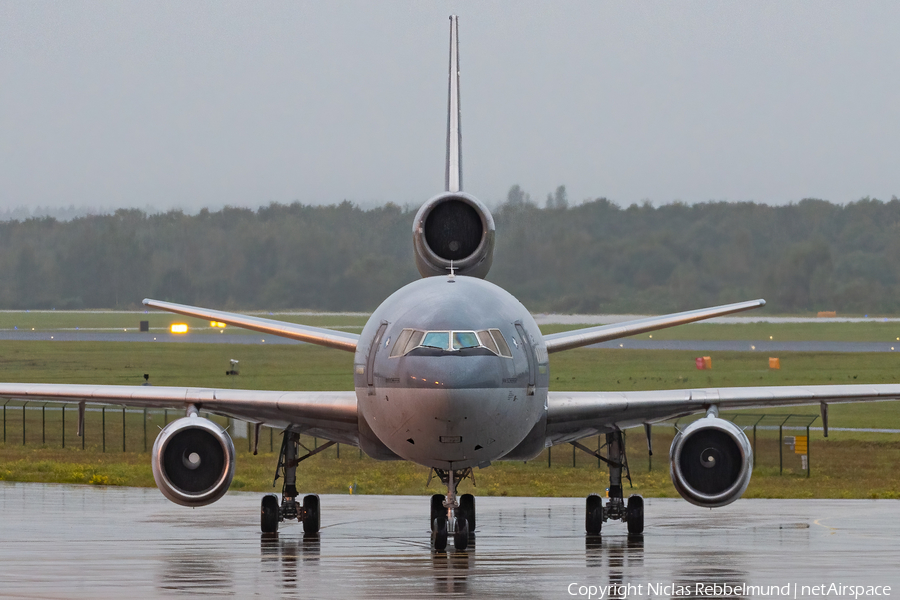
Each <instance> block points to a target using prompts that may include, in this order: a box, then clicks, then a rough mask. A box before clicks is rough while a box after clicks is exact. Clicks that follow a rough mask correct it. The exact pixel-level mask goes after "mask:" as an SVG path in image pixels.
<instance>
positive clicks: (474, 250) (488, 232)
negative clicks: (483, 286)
mask: <svg viewBox="0 0 900 600" xmlns="http://www.w3.org/2000/svg"><path fill="white" fill-rule="evenodd" d="M413 245H414V247H415V253H416V267H417V268H418V269H419V273H420V274H421V275H422V277H432V276H435V275H448V274H449V273H450V271H449V269H450V262H451V261H453V267H454V271H455V272H456V273H457V274H459V275H469V276H472V277H480V278H484V277H485V276H486V275H487V273H488V271H489V270H490V268H491V262H492V261H493V254H494V218H493V217H492V216H491V213H490V211H489V210H488V209H487V207H486V206H485V205H483V204H482V203H481V202H480V201H479V200H478V199H477V198H475V197H474V196H470V195H469V194H465V193H462V192H448V193H445V194H441V195H439V196H435V197H434V198H432V199H431V200H429V201H428V202H426V203H425V204H423V205H422V207H421V208H420V209H419V212H417V213H416V218H415V220H414V221H413Z"/></svg>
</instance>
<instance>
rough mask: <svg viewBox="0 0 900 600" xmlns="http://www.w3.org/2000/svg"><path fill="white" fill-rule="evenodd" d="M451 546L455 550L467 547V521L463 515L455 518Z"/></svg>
mask: <svg viewBox="0 0 900 600" xmlns="http://www.w3.org/2000/svg"><path fill="white" fill-rule="evenodd" d="M453 546H454V547H455V548H456V549H457V550H465V549H466V548H468V547H469V522H468V521H467V520H466V518H465V517H457V518H456V531H454V532H453Z"/></svg>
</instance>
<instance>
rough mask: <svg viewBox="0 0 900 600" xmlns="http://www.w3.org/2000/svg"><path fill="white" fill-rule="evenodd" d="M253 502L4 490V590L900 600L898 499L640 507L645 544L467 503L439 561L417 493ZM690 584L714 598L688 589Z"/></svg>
mask: <svg viewBox="0 0 900 600" xmlns="http://www.w3.org/2000/svg"><path fill="white" fill-rule="evenodd" d="M259 499H260V494H257V493H230V494H228V495H227V496H226V497H225V498H224V499H222V500H220V501H219V502H217V503H216V504H214V505H212V506H208V507H205V508H198V509H189V508H183V507H179V506H176V505H173V504H171V503H169V502H168V501H166V500H164V499H163V498H162V496H161V495H160V494H159V492H158V491H157V490H155V489H133V488H115V487H109V488H103V487H91V486H64V485H42V484H12V483H0V596H2V597H15V598H32V597H35V598H36V597H40V598H167V597H197V596H215V597H238V598H245V597H254V596H258V597H266V598H392V599H399V598H426V597H428V598H445V597H474V598H587V597H591V598H599V597H600V593H601V589H602V588H603V587H604V586H609V585H610V584H616V585H626V586H627V585H629V584H630V585H631V586H632V588H631V589H629V590H625V591H626V592H627V593H626V594H624V595H625V596H627V597H629V598H663V597H665V598H669V597H729V598H732V597H769V596H770V595H776V596H777V595H778V594H777V592H773V593H769V592H771V587H770V586H778V588H779V590H778V591H779V592H782V591H787V592H788V594H787V595H788V596H790V597H798V598H800V597H818V596H817V595H815V594H813V593H812V592H811V590H806V591H807V593H803V592H804V589H803V587H802V586H804V585H807V586H814V585H823V584H824V585H825V586H829V585H831V584H836V585H839V586H847V585H857V586H859V585H861V586H891V587H892V590H890V591H889V592H888V595H887V596H885V595H882V596H880V598H884V597H891V596H893V597H897V596H898V595H900V571H898V561H900V558H898V557H900V518H898V516H900V501H895V500H839V501H836V500H740V501H738V502H736V503H734V504H732V505H730V506H728V507H725V508H722V509H716V510H714V511H710V510H705V509H700V508H697V507H694V506H691V505H689V504H687V503H686V502H684V501H681V500H671V499H649V500H648V501H647V504H646V519H647V528H646V532H645V534H644V536H643V537H640V538H629V537H628V536H627V535H626V534H625V532H624V527H623V526H622V525H621V524H607V525H605V526H604V531H605V532H607V533H606V534H605V535H604V536H603V537H602V538H597V539H586V538H585V535H584V533H583V525H584V516H583V505H584V500H583V499H580V498H502V497H478V498H477V509H478V511H477V524H478V529H477V534H476V537H475V540H474V544H473V545H472V546H471V547H470V548H469V549H468V550H466V551H464V552H453V551H449V552H434V551H432V550H431V549H430V544H429V536H428V529H427V517H426V515H427V511H428V499H427V498H426V497H406V496H400V497H393V496H391V497H385V496H349V495H347V496H323V497H322V507H323V508H322V531H321V534H320V535H319V536H316V537H310V536H304V534H303V532H302V527H300V526H299V525H297V524H290V525H287V526H286V527H283V528H282V531H281V532H280V533H279V535H278V536H277V537H264V536H262V535H261V534H259V533H258V529H257V527H258V517H257V515H258V514H259ZM451 547H452V546H451ZM698 583H700V584H705V585H718V586H720V587H719V588H718V590H717V589H716V588H706V593H697V592H698V590H697V588H696V586H697V584H698ZM572 584H574V585H572ZM725 584H728V585H729V586H736V585H748V586H759V588H757V589H750V590H746V589H743V590H741V591H740V592H739V593H737V594H728V593H725V588H724V585H725ZM651 585H653V586H656V587H655V588H651V587H650V586H651ZM795 585H796V589H795V587H794V586H795ZM582 586H583V587H582ZM591 586H594V588H592V587H591ZM638 586H640V587H638ZM784 586H790V588H789V589H785V588H784ZM608 591H609V590H608V589H607V590H605V592H608ZM613 591H621V590H613ZM685 591H686V593H685ZM700 591H701V592H703V590H700ZM717 591H718V593H716V592H717ZM873 591H874V588H873ZM880 591H881V592H882V593H884V592H885V590H884V589H883V588H881V590H880ZM679 592H680V593H679ZM821 595H823V596H824V595H825V594H821ZM613 596H617V597H622V594H613ZM829 596H830V597H850V598H853V597H854V595H853V594H852V593H850V594H849V596H848V594H847V593H844V594H835V593H831V594H830V595H829ZM608 597H610V595H609V594H608V593H604V595H603V598H608ZM859 597H860V598H863V597H867V596H865V595H860V596H859ZM870 597H871V596H870Z"/></svg>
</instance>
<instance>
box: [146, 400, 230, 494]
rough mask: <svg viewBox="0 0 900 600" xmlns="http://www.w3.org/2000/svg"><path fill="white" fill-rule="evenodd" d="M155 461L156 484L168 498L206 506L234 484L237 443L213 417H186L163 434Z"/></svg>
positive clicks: (164, 430)
mask: <svg viewBox="0 0 900 600" xmlns="http://www.w3.org/2000/svg"><path fill="white" fill-rule="evenodd" d="M151 464H152V466H153V478H154V479H155V480H156V487H158V488H159V491H161V492H162V493H163V495H164V496H165V497H166V498H168V499H169V500H171V501H172V502H175V503H176V504H181V505H182V506H205V505H207V504H211V503H213V502H215V501H216V500H218V499H219V498H221V497H222V496H223V495H224V494H225V492H227V491H228V486H230V485H231V478H232V477H233V476H234V444H233V443H232V441H231V437H230V436H229V435H228V434H227V433H226V432H225V430H224V429H222V428H221V427H219V426H218V425H216V424H215V423H213V422H212V421H210V420H209V419H204V418H202V417H198V416H191V417H184V418H182V419H178V420H177V421H172V422H171V423H169V424H168V425H166V426H165V427H164V428H163V430H162V431H161V432H160V433H159V436H158V437H157V438H156V442H154V444H153V454H152V458H151Z"/></svg>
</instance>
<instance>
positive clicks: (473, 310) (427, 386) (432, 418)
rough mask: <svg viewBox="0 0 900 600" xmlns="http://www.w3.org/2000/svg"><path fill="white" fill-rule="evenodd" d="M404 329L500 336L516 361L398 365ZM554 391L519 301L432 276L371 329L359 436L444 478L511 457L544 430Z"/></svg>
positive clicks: (447, 355) (422, 360) (438, 357)
mask: <svg viewBox="0 0 900 600" xmlns="http://www.w3.org/2000/svg"><path fill="white" fill-rule="evenodd" d="M517 325H518V327H517ZM519 327H521V330H522V332H524V333H525V337H526V339H523V336H522V335H521V333H520V331H519ZM404 328H414V329H420V330H424V331H429V330H431V331H437V330H468V331H471V330H481V329H491V328H495V329H499V330H500V331H501V332H502V333H503V336H504V337H505V338H506V340H507V341H508V343H509V348H510V352H511V354H512V357H511V358H505V357H501V356H496V355H494V354H491V353H488V352H480V353H476V354H474V355H472V354H471V353H466V352H465V351H433V352H428V353H425V354H426V355H422V353H418V354H417V353H411V354H409V355H405V356H399V357H391V356H390V354H391V348H392V345H393V343H394V342H395V341H396V339H397V337H398V335H399V334H400V332H401V331H402V330H403V329H404ZM371 352H374V356H372V355H371V354H370V353H371ZM529 354H530V355H531V356H530V357H529ZM548 383H549V364H548V360H547V352H546V350H545V349H544V346H543V338H542V336H541V332H540V330H539V329H538V326H537V324H536V323H535V321H534V319H533V318H532V317H531V315H530V314H529V313H528V311H527V310H526V309H525V307H524V306H523V305H522V304H521V303H520V302H519V301H518V300H516V299H515V298H514V297H513V296H512V295H511V294H509V293H508V292H506V291H505V290H503V289H502V288H499V287H497V286H496V285H493V284H491V283H489V282H487V281H483V280H481V279H476V278H473V277H463V276H456V277H427V278H424V279H421V280H419V281H415V282H413V283H410V284H409V285H406V286H404V287H403V288H401V289H399V290H398V291H396V292H395V293H394V294H392V295H391V296H390V297H389V298H387V300H385V301H384V302H383V303H382V304H381V306H379V307H378V309H377V310H376V311H375V312H374V313H373V314H372V317H371V318H370V319H369V321H368V323H367V324H366V326H365V327H364V328H363V331H362V334H361V336H360V339H359V343H358V344H357V349H356V356H355V359H354V385H355V389H356V395H357V400H358V403H359V404H358V407H359V419H360V430H361V437H365V436H364V435H363V434H362V432H363V431H364V430H365V429H370V430H371V431H372V432H373V433H374V435H375V436H376V437H377V440H378V441H380V442H381V443H382V444H384V445H385V446H386V447H387V448H388V449H390V451H391V452H393V453H395V454H396V455H397V456H399V457H401V458H404V459H406V460H410V461H413V462H416V463H419V464H422V465H425V466H428V467H436V468H443V469H451V468H452V469H464V468H467V467H473V466H479V465H486V464H488V463H490V462H491V461H493V460H497V459H500V458H502V457H503V456H505V455H507V454H509V453H510V452H511V451H512V450H513V449H515V448H516V447H517V446H518V445H519V444H520V443H521V442H522V441H523V440H524V439H525V437H526V436H527V435H528V434H529V433H530V432H532V430H533V429H534V428H535V426H540V424H541V423H545V422H546V418H545V417H546V411H547V387H548ZM540 437H541V438H542V441H541V442H540V447H543V438H544V436H543V435H540ZM364 442H365V440H361V446H362V447H363V449H364V450H366V451H367V452H370V449H369V448H367V446H366V444H365V443H364Z"/></svg>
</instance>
